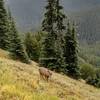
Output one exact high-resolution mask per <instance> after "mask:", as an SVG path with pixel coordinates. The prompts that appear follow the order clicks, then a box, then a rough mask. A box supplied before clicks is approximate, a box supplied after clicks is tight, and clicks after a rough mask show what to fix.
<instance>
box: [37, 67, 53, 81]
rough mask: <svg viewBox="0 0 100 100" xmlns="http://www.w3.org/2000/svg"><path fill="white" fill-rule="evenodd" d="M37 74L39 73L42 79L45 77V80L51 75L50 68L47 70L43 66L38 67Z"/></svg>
mask: <svg viewBox="0 0 100 100" xmlns="http://www.w3.org/2000/svg"><path fill="white" fill-rule="evenodd" d="M39 74H40V77H41V78H42V79H45V80H47V81H48V80H49V78H50V77H51V76H52V72H51V71H50V70H48V69H47V68H44V67H40V68H39Z"/></svg>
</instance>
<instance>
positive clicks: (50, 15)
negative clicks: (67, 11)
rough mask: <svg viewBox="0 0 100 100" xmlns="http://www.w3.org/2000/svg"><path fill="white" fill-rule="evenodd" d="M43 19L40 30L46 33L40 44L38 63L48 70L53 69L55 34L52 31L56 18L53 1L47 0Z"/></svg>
mask: <svg viewBox="0 0 100 100" xmlns="http://www.w3.org/2000/svg"><path fill="white" fill-rule="evenodd" d="M45 8H46V13H45V18H44V20H43V22H42V30H43V31H45V32H47V34H46V36H45V38H44V39H43V42H42V48H41V54H40V63H41V64H42V65H43V66H45V67H48V68H50V69H55V68H54V67H55V63H56V61H55V60H56V58H55V55H56V54H55V39H56V37H57V36H56V33H55V31H54V23H55V18H56V13H55V0H48V4H47V6H46V7H45Z"/></svg>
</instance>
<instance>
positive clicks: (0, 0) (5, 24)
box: [0, 0, 10, 50]
mask: <svg viewBox="0 0 100 100" xmlns="http://www.w3.org/2000/svg"><path fill="white" fill-rule="evenodd" d="M9 34H10V33H9V21H8V16H7V11H6V9H5V5H4V0H0V48H2V49H5V50H8V49H9V45H10V37H9Z"/></svg>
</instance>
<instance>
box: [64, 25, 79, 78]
mask: <svg viewBox="0 0 100 100" xmlns="http://www.w3.org/2000/svg"><path fill="white" fill-rule="evenodd" d="M77 53H78V50H77V40H76V31H75V27H74V25H73V28H71V26H70V23H68V28H67V33H66V35H65V51H64V55H65V62H66V69H67V70H68V74H69V75H71V76H72V77H73V78H79V76H80V69H79V65H78V55H77Z"/></svg>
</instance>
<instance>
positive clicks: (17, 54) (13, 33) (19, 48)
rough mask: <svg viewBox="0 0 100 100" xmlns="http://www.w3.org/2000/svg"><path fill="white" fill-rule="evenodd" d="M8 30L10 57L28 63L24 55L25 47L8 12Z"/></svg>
mask: <svg viewBox="0 0 100 100" xmlns="http://www.w3.org/2000/svg"><path fill="white" fill-rule="evenodd" d="M9 28H10V37H11V39H10V52H11V53H12V57H14V58H15V59H19V60H21V61H22V62H24V63H29V62H30V61H29V58H28V55H27V53H26V50H25V47H24V45H23V43H22V41H21V38H20V36H19V34H18V31H17V29H16V25H15V22H14V19H13V18H12V16H11V13H10V11H9Z"/></svg>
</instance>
